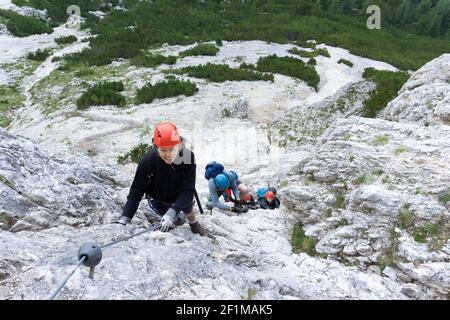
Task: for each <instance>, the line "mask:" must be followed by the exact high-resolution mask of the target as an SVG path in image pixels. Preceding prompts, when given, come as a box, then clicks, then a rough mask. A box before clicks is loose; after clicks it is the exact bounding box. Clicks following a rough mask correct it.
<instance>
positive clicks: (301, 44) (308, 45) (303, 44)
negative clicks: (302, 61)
mask: <svg viewBox="0 0 450 320" xmlns="http://www.w3.org/2000/svg"><path fill="white" fill-rule="evenodd" d="M295 45H297V46H299V47H302V48H311V49H315V48H316V45H317V44H316V43H315V42H313V41H311V42H308V41H303V40H299V41H296V42H295Z"/></svg>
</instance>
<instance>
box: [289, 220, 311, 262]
mask: <svg viewBox="0 0 450 320" xmlns="http://www.w3.org/2000/svg"><path fill="white" fill-rule="evenodd" d="M316 243H317V241H316V240H315V239H313V238H310V237H307V236H306V235H305V231H304V230H303V224H302V223H300V222H299V223H297V224H296V225H295V226H294V230H293V231H292V238H291V244H292V252H293V253H299V252H304V253H306V254H308V255H310V256H316V255H317V252H316Z"/></svg>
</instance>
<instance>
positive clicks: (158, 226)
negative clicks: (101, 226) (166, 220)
mask: <svg viewBox="0 0 450 320" xmlns="http://www.w3.org/2000/svg"><path fill="white" fill-rule="evenodd" d="M159 228H161V224H160V223H159V222H157V223H155V224H153V225H152V226H150V228H148V229H147V230H144V231H141V232H138V233H136V234H133V235H131V236H128V237H125V238H123V239H119V240H115V241H112V242H109V243H107V244H104V245H103V246H101V247H100V248H101V249H104V248H107V247H110V246H112V245H114V244H116V243H119V242H122V241H127V240H130V239H131V238H134V237H137V236H140V235H141V234H144V233H147V232H151V231H156V230H158V229H159ZM84 260H86V256H83V257H82V258H81V259H80V260H79V261H78V264H77V265H76V267H75V268H74V269H73V270H72V272H71V273H70V274H69V275H68V276H67V277H66V278H65V279H64V281H63V282H62V283H61V284H60V285H59V287H58V288H57V289H56V290H55V292H54V293H53V294H52V295H50V297H49V300H54V299H55V298H56V296H57V295H58V294H59V292H60V291H61V290H62V288H64V286H65V285H66V283H67V281H69V279H70V278H71V277H72V276H73V274H74V273H75V271H76V270H77V269H78V267H79V266H81V264H82V263H83V262H84Z"/></svg>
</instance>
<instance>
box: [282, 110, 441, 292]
mask: <svg viewBox="0 0 450 320" xmlns="http://www.w3.org/2000/svg"><path fill="white" fill-rule="evenodd" d="M449 137H450V128H449V127H448V126H430V127H424V126H421V125H418V124H400V123H395V122H388V121H385V120H380V119H365V118H359V117H350V118H348V119H337V120H335V121H334V122H333V124H332V125H331V127H330V128H329V129H328V130H327V131H326V132H325V133H324V134H323V135H322V137H321V141H320V142H321V145H319V146H318V147H317V150H316V152H315V154H314V156H313V158H312V160H310V161H309V162H308V163H306V164H305V165H304V166H303V168H301V169H299V173H298V175H297V177H296V178H293V179H297V181H298V184H299V185H300V186H297V187H296V188H286V189H282V190H281V191H280V193H281V194H282V203H284V206H285V207H286V209H288V210H291V211H293V212H295V213H296V215H297V216H298V217H300V218H301V220H302V222H303V223H304V224H305V232H306V234H307V235H309V236H312V237H314V238H315V239H316V240H317V241H318V243H317V246H316V250H317V252H319V253H323V254H327V255H330V256H333V257H335V258H336V259H339V260H340V261H343V262H345V263H350V264H353V263H357V264H359V265H360V266H362V267H363V268H367V267H369V266H371V265H378V266H380V267H381V268H383V267H384V266H385V265H391V266H394V267H395V270H396V271H395V272H397V273H400V274H402V275H397V277H398V278H402V276H403V279H407V280H408V281H416V282H417V283H420V284H421V285H423V286H422V287H423V288H424V289H423V290H424V291H425V292H428V291H429V292H428V294H431V293H430V292H433V294H435V295H438V296H439V295H444V296H446V295H447V296H448V295H449V294H450V286H449V285H448V283H449V281H450V277H449V270H450V255H449V254H448V252H449V249H450V242H449V241H448V239H449V238H450V233H449V230H450V213H449V203H448V202H447V201H448V198H449V194H450V187H449V186H450V164H449V161H450V139H449ZM431 229H433V231H431ZM417 241H420V242H421V243H419V242H417ZM422 242H425V243H422ZM430 251H431V252H430ZM428 271H429V272H428ZM438 279H439V280H438ZM408 292H409V291H408Z"/></svg>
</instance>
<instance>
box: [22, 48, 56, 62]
mask: <svg viewBox="0 0 450 320" xmlns="http://www.w3.org/2000/svg"><path fill="white" fill-rule="evenodd" d="M50 52H51V50H50V49H46V50H41V49H38V50H37V51H35V52H30V53H28V54H27V59H30V60H33V61H45V60H46V59H47V58H48V57H49V56H50Z"/></svg>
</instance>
